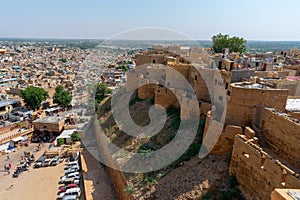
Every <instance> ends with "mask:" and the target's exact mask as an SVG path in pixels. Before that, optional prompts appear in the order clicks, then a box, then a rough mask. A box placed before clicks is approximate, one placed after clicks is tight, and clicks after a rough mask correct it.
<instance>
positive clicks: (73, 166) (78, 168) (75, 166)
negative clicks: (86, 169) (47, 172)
mask: <svg viewBox="0 0 300 200" xmlns="http://www.w3.org/2000/svg"><path fill="white" fill-rule="evenodd" d="M68 169H76V170H77V171H78V170H80V167H79V165H72V166H67V167H65V169H64V170H68Z"/></svg>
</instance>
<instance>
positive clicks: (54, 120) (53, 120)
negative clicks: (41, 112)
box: [33, 116, 64, 124]
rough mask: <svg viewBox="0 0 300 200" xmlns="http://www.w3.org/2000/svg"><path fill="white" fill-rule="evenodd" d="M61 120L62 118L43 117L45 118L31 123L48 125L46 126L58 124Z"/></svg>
mask: <svg viewBox="0 0 300 200" xmlns="http://www.w3.org/2000/svg"><path fill="white" fill-rule="evenodd" d="M62 120H64V118H63V117H57V116H45V117H41V118H39V119H37V120H35V121H33V122H34V123H48V124H53V123H59V122H61V121H62Z"/></svg>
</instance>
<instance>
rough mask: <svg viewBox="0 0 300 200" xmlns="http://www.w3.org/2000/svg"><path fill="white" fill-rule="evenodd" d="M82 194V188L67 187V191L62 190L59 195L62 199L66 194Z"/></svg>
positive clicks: (77, 195)
mask: <svg viewBox="0 0 300 200" xmlns="http://www.w3.org/2000/svg"><path fill="white" fill-rule="evenodd" d="M80 194H81V190H80V188H70V189H67V191H66V192H62V193H60V194H59V195H58V199H62V198H63V197H65V196H76V197H80Z"/></svg>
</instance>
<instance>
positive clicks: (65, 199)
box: [62, 195, 78, 200]
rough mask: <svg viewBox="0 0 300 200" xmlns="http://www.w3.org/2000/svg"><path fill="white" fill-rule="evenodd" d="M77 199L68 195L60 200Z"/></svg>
mask: <svg viewBox="0 0 300 200" xmlns="http://www.w3.org/2000/svg"><path fill="white" fill-rule="evenodd" d="M77 199H78V197H77V196H76V195H69V196H65V197H63V198H62V200H77Z"/></svg>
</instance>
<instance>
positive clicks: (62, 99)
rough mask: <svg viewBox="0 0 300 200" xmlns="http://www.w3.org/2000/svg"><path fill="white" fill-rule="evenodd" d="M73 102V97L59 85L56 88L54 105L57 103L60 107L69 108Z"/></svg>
mask: <svg viewBox="0 0 300 200" xmlns="http://www.w3.org/2000/svg"><path fill="white" fill-rule="evenodd" d="M71 101H72V95H71V94H70V93H69V92H68V91H66V90H65V89H64V87H63V86H61V85H58V86H57V87H56V88H55V93H54V95H53V103H57V104H58V105H60V106H63V107H65V106H68V105H70V103H71Z"/></svg>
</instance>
